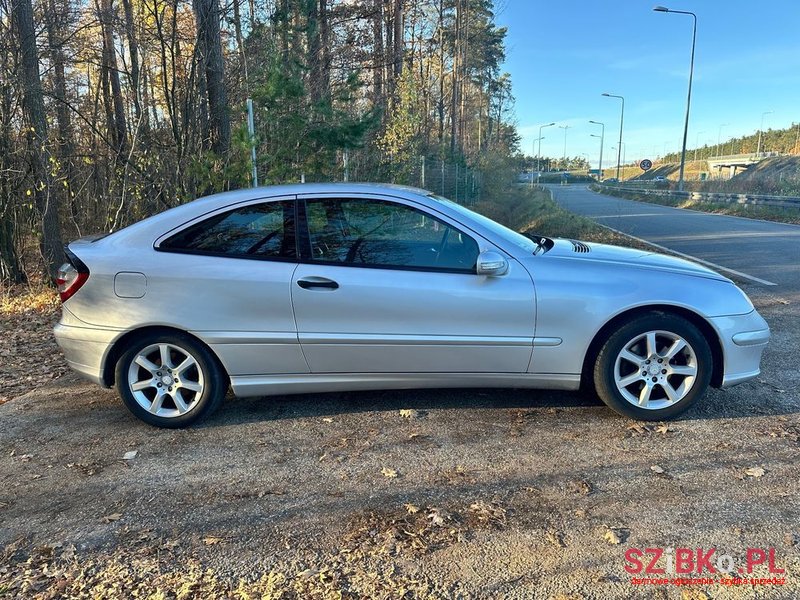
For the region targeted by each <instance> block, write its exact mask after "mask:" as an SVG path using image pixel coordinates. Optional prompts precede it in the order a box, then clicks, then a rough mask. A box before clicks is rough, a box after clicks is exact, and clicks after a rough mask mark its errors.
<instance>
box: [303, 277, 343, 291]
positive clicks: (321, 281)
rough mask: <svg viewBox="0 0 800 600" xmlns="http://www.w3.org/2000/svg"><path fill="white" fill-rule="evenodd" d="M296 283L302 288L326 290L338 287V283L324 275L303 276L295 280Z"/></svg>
mask: <svg viewBox="0 0 800 600" xmlns="http://www.w3.org/2000/svg"><path fill="white" fill-rule="evenodd" d="M297 285H299V286H300V287H301V288H303V289H304V290H311V289H314V288H324V289H328V290H337V289H339V284H338V283H336V282H335V281H333V280H332V279H327V278H325V277H304V278H303V279H298V280H297Z"/></svg>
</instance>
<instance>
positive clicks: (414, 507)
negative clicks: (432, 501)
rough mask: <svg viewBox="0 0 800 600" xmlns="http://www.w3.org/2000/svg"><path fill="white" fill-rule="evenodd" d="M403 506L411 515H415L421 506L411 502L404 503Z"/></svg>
mask: <svg viewBox="0 0 800 600" xmlns="http://www.w3.org/2000/svg"><path fill="white" fill-rule="evenodd" d="M403 508H405V509H406V512H407V513H408V514H410V515H415V514H417V513H418V512H419V506H417V505H416V504H411V503H410V502H406V503H405V504H403Z"/></svg>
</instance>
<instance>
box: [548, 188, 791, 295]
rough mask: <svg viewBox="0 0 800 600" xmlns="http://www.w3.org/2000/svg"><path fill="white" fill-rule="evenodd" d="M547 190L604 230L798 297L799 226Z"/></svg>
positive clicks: (580, 191)
mask: <svg viewBox="0 0 800 600" xmlns="http://www.w3.org/2000/svg"><path fill="white" fill-rule="evenodd" d="M547 187H548V188H549V189H550V190H551V191H552V192H553V198H554V199H555V201H556V202H558V203H559V204H560V205H561V206H562V207H564V208H566V209H567V210H570V211H572V212H574V213H577V214H580V215H584V216H586V217H589V218H591V219H593V220H595V221H597V222H598V223H600V224H602V225H606V226H608V227H612V228H614V229H616V230H618V231H621V232H622V233H626V234H628V235H631V236H635V237H637V238H641V239H643V240H645V241H647V242H651V243H654V244H658V245H660V246H664V247H665V248H668V249H669V250H672V251H673V252H678V253H681V254H685V255H687V258H690V259H695V260H697V261H699V262H705V263H706V264H707V265H708V266H710V267H711V268H713V269H715V270H717V271H720V272H721V273H722V274H723V275H726V276H728V277H733V278H734V279H738V280H740V281H742V280H743V281H746V282H748V283H753V284H756V285H763V286H768V287H772V289H773V290H775V291H779V292H781V293H797V292H800V226H798V225H788V224H783V223H773V222H768V221H759V220H756V219H745V218H741V217H730V216H726V215H714V214H708V213H702V212H698V211H693V210H685V209H680V208H672V207H669V206H661V205H658V204H648V203H646V202H635V201H633V200H624V199H621V198H614V197H612V196H604V195H602V194H597V193H595V192H592V191H591V190H589V189H588V188H587V187H586V186H584V185H567V186H557V185H553V186H547ZM773 286H774V287H773Z"/></svg>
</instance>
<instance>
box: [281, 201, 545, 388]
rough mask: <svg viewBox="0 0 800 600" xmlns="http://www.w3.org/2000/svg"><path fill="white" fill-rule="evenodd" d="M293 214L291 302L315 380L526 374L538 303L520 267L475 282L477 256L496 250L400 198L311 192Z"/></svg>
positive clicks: (453, 224)
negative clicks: (295, 248)
mask: <svg viewBox="0 0 800 600" xmlns="http://www.w3.org/2000/svg"><path fill="white" fill-rule="evenodd" d="M304 205H305V211H304V210H303V208H304ZM298 208H299V211H300V215H301V217H300V223H299V228H300V232H301V234H300V238H299V239H300V250H301V264H300V265H299V266H298V268H297V270H296V271H295V273H294V277H293V281H292V286H291V290H292V304H293V306H294V311H295V319H296V323H297V328H298V336H299V339H300V343H301V347H302V349H303V353H304V355H305V357H306V360H307V361H308V364H309V367H310V369H311V371H312V373H345V372H361V373H452V372H464V373H476V372H484V373H503V372H504V373H509V372H512V373H520V372H524V371H526V370H527V367H528V363H529V361H530V357H531V350H532V340H533V333H534V321H535V298H534V290H533V283H532V281H531V279H530V276H529V275H528V273H527V271H526V270H525V269H524V268H523V267H522V266H521V265H520V264H519V263H517V262H516V261H514V260H513V259H509V263H510V268H509V270H508V272H507V273H506V274H505V275H503V276H499V277H487V276H479V275H476V272H475V263H476V260H477V256H478V253H479V252H480V251H483V250H496V248H495V247H494V246H493V245H492V244H490V243H488V242H487V241H486V240H484V239H482V238H480V237H479V236H477V235H475V234H474V233H473V232H471V231H469V230H467V229H466V228H464V227H461V226H459V225H458V224H457V223H455V222H453V221H451V220H449V219H447V218H446V217H443V216H441V215H436V216H435V215H433V214H432V213H431V212H430V211H429V210H427V211H426V210H423V209H422V208H421V207H420V206H418V205H415V204H414V203H413V202H410V201H407V200H401V199H387V198H376V197H346V198H342V197H336V196H319V195H318V196H314V197H309V198H306V199H305V201H304V202H303V201H299V204H298ZM304 217H305V218H304Z"/></svg>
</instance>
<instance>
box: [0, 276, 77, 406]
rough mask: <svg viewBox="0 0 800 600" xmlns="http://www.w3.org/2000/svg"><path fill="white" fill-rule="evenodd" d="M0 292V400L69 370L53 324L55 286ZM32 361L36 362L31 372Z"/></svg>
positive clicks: (10, 398) (55, 304) (56, 300)
mask: <svg viewBox="0 0 800 600" xmlns="http://www.w3.org/2000/svg"><path fill="white" fill-rule="evenodd" d="M11 291H12V293H11V294H9V295H1V296H0V321H2V323H0V328H3V329H5V330H4V331H2V335H0V363H2V367H3V368H2V369H0V390H3V393H2V396H0V404H4V403H5V402H9V401H11V400H13V399H14V398H16V397H17V396H20V395H22V394H24V393H26V392H28V391H30V390H31V388H32V387H33V386H38V385H44V384H46V383H48V382H49V381H51V380H53V379H55V378H57V377H60V376H62V375H64V374H65V373H67V372H68V371H69V367H68V366H67V362H66V361H65V360H64V356H63V354H62V353H61V351H60V350H59V349H58V346H57V345H56V341H55V338H54V337H53V332H52V328H53V325H54V324H55V322H56V321H57V320H58V309H59V307H60V303H59V301H58V296H57V295H56V293H55V290H53V289H51V288H42V289H40V290H29V289H28V288H21V289H20V290H19V291H18V293H14V291H15V290H13V289H12V290H11ZM31 365H36V369H35V371H36V374H35V376H34V375H32V372H31Z"/></svg>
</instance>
